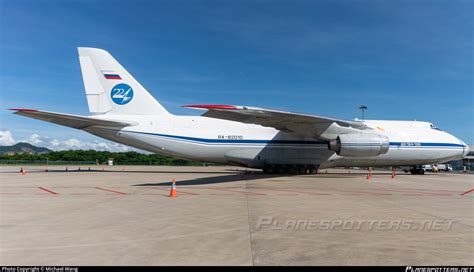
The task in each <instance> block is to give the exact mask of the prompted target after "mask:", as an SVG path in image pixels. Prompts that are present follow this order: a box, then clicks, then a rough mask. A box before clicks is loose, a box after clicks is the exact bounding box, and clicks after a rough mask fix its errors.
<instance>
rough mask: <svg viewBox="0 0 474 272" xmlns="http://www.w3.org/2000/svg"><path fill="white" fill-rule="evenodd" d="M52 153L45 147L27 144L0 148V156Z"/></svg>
mask: <svg viewBox="0 0 474 272" xmlns="http://www.w3.org/2000/svg"><path fill="white" fill-rule="evenodd" d="M49 152H52V150H50V149H48V148H46V147H39V146H34V145H32V144H29V143H17V144H14V145H10V146H0V154H11V153H14V154H22V153H27V154H45V153H49Z"/></svg>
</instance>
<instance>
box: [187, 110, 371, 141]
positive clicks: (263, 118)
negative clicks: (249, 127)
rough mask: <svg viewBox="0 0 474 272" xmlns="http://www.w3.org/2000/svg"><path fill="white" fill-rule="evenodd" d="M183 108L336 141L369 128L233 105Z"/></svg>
mask: <svg viewBox="0 0 474 272" xmlns="http://www.w3.org/2000/svg"><path fill="white" fill-rule="evenodd" d="M183 107H186V108H194V109H201V110H202V109H204V110H207V112H205V113H204V114H202V116H205V117H210V118H217V119H224V120H230V121H237V122H242V123H247V124H257V125H261V126H264V127H273V128H275V129H278V130H281V131H284V132H294V133H297V134H301V135H305V136H310V137H317V138H326V139H333V138H335V137H337V135H339V134H344V133H354V132H359V133H360V132H362V131H363V130H366V129H369V128H368V127H367V126H366V125H365V124H364V123H363V122H361V121H349V120H341V119H335V118H330V117H322V116H316V115H309V114H302V113H294V112H287V111H279V110H271V109H263V108H256V107H247V106H232V105H186V106H183Z"/></svg>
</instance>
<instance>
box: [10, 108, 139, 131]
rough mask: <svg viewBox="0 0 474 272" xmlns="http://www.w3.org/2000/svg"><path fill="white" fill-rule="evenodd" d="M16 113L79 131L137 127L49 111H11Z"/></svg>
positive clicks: (125, 123)
mask: <svg viewBox="0 0 474 272" xmlns="http://www.w3.org/2000/svg"><path fill="white" fill-rule="evenodd" d="M10 110H14V111H16V112H15V114H18V115H22V116H26V117H30V118H34V119H38V120H43V121H46V122H50V123H55V124H58V125H62V126H66V127H72V128H77V129H84V128H87V127H92V126H101V127H126V126H131V125H135V124H134V123H128V122H123V121H115V120H103V119H98V118H95V117H87V116H80V115H72V114H64V113H56V112H49V111H40V110H32V109H10Z"/></svg>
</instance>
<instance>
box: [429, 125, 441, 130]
mask: <svg viewBox="0 0 474 272" xmlns="http://www.w3.org/2000/svg"><path fill="white" fill-rule="evenodd" d="M430 128H431V129H436V130H439V131H441V129H439V128H437V127H436V126H435V125H433V124H430Z"/></svg>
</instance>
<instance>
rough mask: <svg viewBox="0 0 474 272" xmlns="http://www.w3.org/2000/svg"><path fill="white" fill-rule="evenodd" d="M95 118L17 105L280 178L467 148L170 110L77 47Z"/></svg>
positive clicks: (237, 109)
mask: <svg viewBox="0 0 474 272" xmlns="http://www.w3.org/2000/svg"><path fill="white" fill-rule="evenodd" d="M78 51H79V61H80V65H81V71H82V76H83V81H84V87H85V92H86V97H87V103H88V106H89V111H90V115H89V116H81V115H73V114H64V113H56V112H49V111H42V110H33V109H22V108H16V109H12V110H14V111H15V112H14V113H15V114H18V115H22V116H26V117H30V118H35V119H39V120H43V121H47V122H51V123H55V124H59V125H63V126H67V127H71V128H76V129H80V130H83V131H86V132H89V133H91V134H94V135H96V136H99V137H102V138H105V139H108V140H111V141H114V142H118V143H121V144H124V145H127V146H132V147H135V148H138V149H142V150H146V151H149V152H153V153H159V154H163V155H169V156H173V157H179V158H185V159H190V160H196V161H203V162H214V163H224V164H232V165H240V166H245V167H249V168H256V169H263V171H264V172H265V173H275V174H300V175H303V174H314V173H317V171H318V169H323V168H329V167H385V166H388V167H390V166H392V167H408V168H409V169H410V171H411V173H412V174H423V173H424V170H423V168H422V167H421V166H422V165H425V164H433V163H439V162H444V161H448V160H454V159H460V158H463V156H465V155H466V154H467V153H468V152H469V148H468V146H467V145H466V144H465V143H464V142H463V141H461V140H459V139H458V138H456V137H455V136H453V135H451V134H449V133H447V132H445V131H442V130H440V129H438V128H437V127H436V126H435V125H433V124H432V123H430V122H420V121H386V120H357V119H356V120H343V119H337V118H331V117H323V116H317V115H310V114H303V113H295V112H287V111H280V110H273V109H265V108H259V107H251V106H235V105H187V106H184V107H188V108H194V109H200V110H205V112H204V113H203V114H202V115H201V116H179V115H174V114H171V113H169V112H168V111H167V110H166V109H165V108H164V107H163V106H162V105H161V104H160V103H159V102H158V101H157V100H156V99H155V98H153V96H152V95H151V94H150V93H149V92H148V91H147V90H146V89H145V88H144V87H143V86H142V85H141V84H140V83H139V82H138V81H136V80H135V78H134V77H133V76H132V75H131V74H129V73H128V72H127V71H126V70H125V69H124V68H123V67H122V66H121V65H120V64H119V63H118V62H117V61H116V60H115V59H114V58H113V57H112V56H111V55H110V54H109V53H108V52H106V51H104V50H102V49H97V48H84V47H80V48H78Z"/></svg>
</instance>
